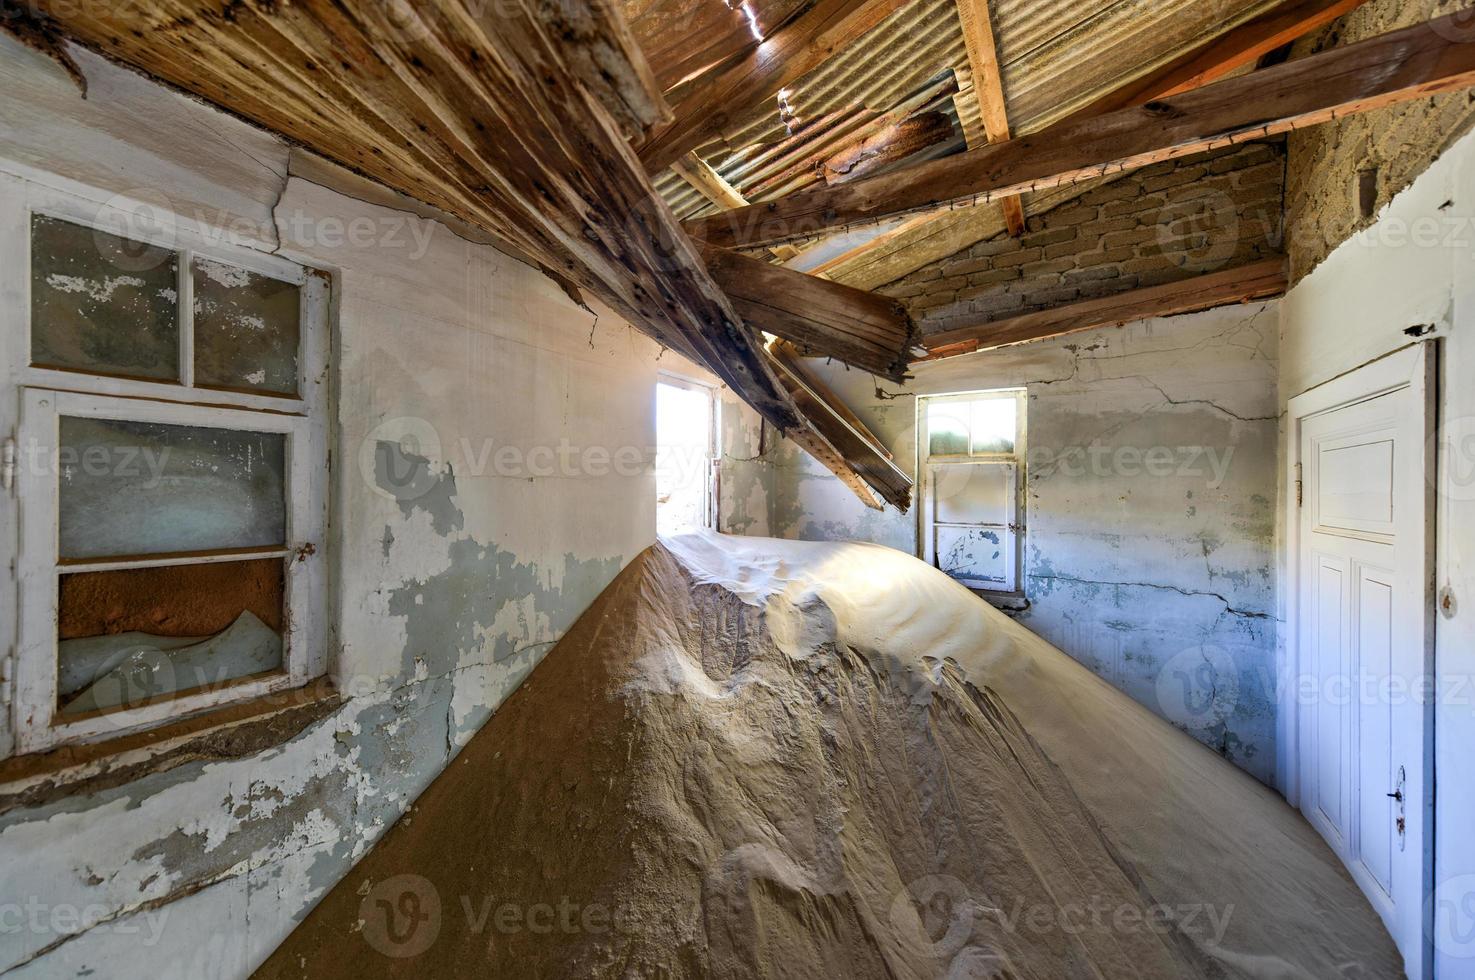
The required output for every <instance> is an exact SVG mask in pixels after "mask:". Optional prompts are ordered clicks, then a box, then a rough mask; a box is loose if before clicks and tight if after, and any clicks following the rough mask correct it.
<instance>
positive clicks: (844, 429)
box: [770, 352, 912, 513]
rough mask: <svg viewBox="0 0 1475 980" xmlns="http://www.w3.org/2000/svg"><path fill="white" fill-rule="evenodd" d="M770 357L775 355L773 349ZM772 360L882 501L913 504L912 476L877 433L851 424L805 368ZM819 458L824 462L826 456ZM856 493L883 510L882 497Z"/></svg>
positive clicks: (795, 395)
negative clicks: (877, 438) (881, 444)
mask: <svg viewBox="0 0 1475 980" xmlns="http://www.w3.org/2000/svg"><path fill="white" fill-rule="evenodd" d="M770 356H773V355H772V352H770ZM773 363H774V365H775V366H776V367H777V369H778V376H779V380H780V381H781V382H782V383H783V384H784V386H785V387H786V388H787V389H788V391H789V394H790V395H791V396H792V397H793V399H794V402H795V404H797V405H798V406H799V407H800V409H801V410H802V411H803V412H804V414H805V417H806V418H808V419H809V420H810V421H811V422H812V423H813V425H814V427H815V428H816V429H817V430H818V431H819V432H820V433H821V434H822V435H823V436H824V438H825V440H826V441H827V442H829V443H830V444H832V445H834V446H835V447H836V448H837V449H838V450H839V451H840V453H841V454H843V456H844V457H845V460H846V461H847V462H848V463H849V464H850V466H851V468H852V469H853V470H854V471H855V473H856V474H857V475H858V477H859V478H860V479H861V480H863V481H864V483H865V486H866V487H867V488H869V490H871V491H874V492H875V494H877V495H879V497H880V500H884V501H886V503H888V504H890V505H891V506H893V507H895V508H896V509H897V510H900V511H901V512H902V513H906V511H907V510H908V509H909V508H910V507H911V505H912V478H911V477H910V476H908V475H907V473H906V472H905V471H904V470H902V468H901V467H899V466H897V465H896V464H895V463H894V462H892V461H891V457H890V455H889V454H887V453H886V452H885V450H884V449H882V448H879V446H878V445H877V443H876V442H875V437H874V436H868V435H867V434H863V433H862V432H861V431H859V430H857V429H856V428H855V426H853V425H852V424H851V423H850V421H849V419H848V415H849V410H848V409H845V408H844V407H843V406H839V405H835V404H831V403H830V401H828V400H827V399H826V397H825V395H823V394H821V393H820V391H819V390H817V389H816V388H815V387H813V386H812V384H811V382H810V379H809V378H808V376H807V374H806V373H805V372H804V371H803V370H802V369H797V368H796V367H795V366H794V365H793V364H790V363H785V362H784V361H783V360H780V359H779V358H778V357H774V359H773ZM820 461H821V462H824V460H823V459H821V460H820ZM842 479H845V480H846V482H847V483H848V482H849V478H848V477H843V476H842ZM852 489H854V487H852ZM856 492H857V495H859V496H860V498H861V500H863V501H865V502H866V503H867V506H870V507H872V508H874V509H876V510H880V509H882V508H881V503H880V500H877V499H876V498H875V497H872V498H871V499H870V500H866V496H867V495H866V494H863V493H860V491H859V490H857V491H856Z"/></svg>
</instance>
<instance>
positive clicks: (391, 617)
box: [0, 37, 764, 978]
mask: <svg viewBox="0 0 1475 980" xmlns="http://www.w3.org/2000/svg"><path fill="white" fill-rule="evenodd" d="M79 61H80V62H81V63H82V66H83V68H84V70H85V71H86V72H87V74H88V76H89V80H90V82H91V85H90V88H89V93H88V98H87V99H86V100H85V101H83V100H82V99H81V98H80V97H79V96H78V93H77V91H76V89H75V87H73V86H72V85H71V83H70V81H69V80H68V79H67V78H66V76H65V75H64V74H63V73H62V72H61V71H60V70H59V69H57V68H56V67H55V66H54V65H52V64H51V63H49V62H47V61H46V60H45V59H43V58H42V57H40V56H39V55H36V54H34V53H33V52H30V51H29V50H26V49H23V48H20V47H19V46H18V45H15V44H14V43H13V42H11V41H10V40H9V39H8V38H4V37H0V88H3V89H4V91H5V92H6V93H7V94H6V98H5V100H4V101H3V104H0V180H14V179H16V177H15V176H5V174H6V173H8V174H11V175H20V176H22V177H26V178H30V179H34V180H41V181H45V182H47V183H52V184H55V185H59V186H63V187H70V186H72V185H71V182H73V181H75V182H77V186H79V187H80V186H82V185H86V186H88V187H91V188H95V190H96V196H97V197H99V198H102V199H106V198H107V197H108V196H110V195H113V194H126V195H128V196H130V197H135V198H143V199H145V200H150V201H157V202H159V205H160V206H161V207H167V208H168V209H169V211H170V212H171V213H174V214H177V215H179V216H180V217H182V218H183V219H185V220H188V221H197V222H201V223H202V224H204V225H208V226H211V227H215V228H218V229H221V233H222V234H226V235H228V236H229V237H231V238H234V239H236V240H238V241H240V242H242V243H245V244H248V245H250V246H252V247H258V248H262V249H265V250H278V251H279V254H282V255H284V256H287V257H289V258H293V259H295V260H298V261H303V262H307V263H310V264H313V265H317V266H319V267H322V268H325V269H328V270H330V271H332V273H333V275H334V278H335V285H334V296H335V300H336V303H337V331H336V334H335V336H334V351H333V357H332V374H333V379H332V380H333V383H334V387H335V388H336V404H335V415H336V417H335V431H334V433H333V438H332V446H333V450H332V463H333V479H334V483H333V487H334V489H333V500H332V510H331V529H330V539H331V540H330V542H329V547H328V549H327V554H326V558H327V560H328V561H330V562H331V567H332V569H333V572H332V575H331V579H332V582H333V589H332V591H333V595H332V600H331V604H332V611H333V615H332V622H333V641H334V649H333V656H332V658H331V659H332V663H333V677H334V680H335V681H336V682H337V683H338V685H339V687H340V689H341V690H342V691H343V692H344V694H345V695H346V697H347V698H348V700H347V702H346V704H344V706H343V707H342V708H341V709H339V710H338V711H336V712H335V713H333V714H331V716H329V717H327V718H326V719H323V720H320V721H317V722H315V723H312V724H309V725H308V726H307V727H306V728H305V729H304V730H303V731H302V732H301V733H300V734H298V735H296V736H295V737H293V738H291V739H290V740H288V741H286V742H285V743H284V744H280V745H278V746H276V747H274V748H270V749H268V750H267V751H264V752H260V753H258V754H255V755H251V756H249V757H244V758H238V759H227V760H223V761H222V760H215V761H192V762H187V763H185V764H183V765H179V766H176V767H174V768H172V769H168V771H163V772H154V773H152V774H150V775H145V776H143V777H141V778H137V779H133V780H131V781H126V782H123V783H122V784H120V785H106V783H104V784H99V786H98V788H96V789H94V790H91V791H88V792H84V793H76V794H73V795H62V796H59V797H52V798H50V799H49V801H48V802H44V803H40V804H36V805H22V806H18V807H14V808H11V809H8V810H5V811H4V812H3V813H0V867H3V868H4V874H3V876H0V879H3V886H0V974H4V975H5V976H7V977H9V976H14V977H42V976H44V977H59V976H86V975H98V976H114V977H123V976H149V977H160V978H162V977H180V978H193V977H200V976H243V975H246V974H247V973H249V972H250V970H251V968H252V967H253V966H254V964H256V963H257V962H259V961H260V960H261V958H263V957H264V956H265V955H266V954H267V953H268V952H269V951H270V950H271V949H272V948H273V947H274V946H275V945H276V944H277V943H278V942H279V941H280V939H281V938H282V937H283V936H284V935H285V934H286V932H287V931H288V930H290V929H291V928H292V926H293V924H294V922H295V921H296V920H297V919H298V918H300V917H301V916H302V915H303V914H304V913H305V912H306V911H307V909H308V908H309V907H310V905H311V903H312V902H313V901H314V900H315V899H316V898H317V897H318V896H320V895H321V894H322V893H323V892H324V891H325V890H326V889H327V888H328V887H329V886H330V885H332V884H333V883H334V882H335V881H336V880H337V879H338V878H339V877H340V876H341V875H342V874H343V873H344V872H345V871H346V870H347V869H348V867H349V866H350V865H351V863H352V861H353V860H354V859H355V858H357V857H358V856H360V855H361V854H363V853H364V852H365V850H366V849H367V848H368V847H369V846H370V844H371V843H372V841H373V840H374V839H375V837H376V835H377V834H379V833H380V832H381V831H382V830H383V829H385V828H386V827H387V826H388V825H389V824H390V823H391V822H392V821H394V820H395V819H396V818H397V817H398V816H399V815H400V813H401V812H402V811H403V810H404V808H405V807H406V806H407V804H408V803H409V802H410V801H411V800H413V799H414V797H415V796H416V794H417V793H418V792H419V791H420V790H421V789H422V788H423V787H424V786H425V785H426V784H427V783H428V782H429V781H430V780H431V779H432V778H433V777H434V776H435V775H436V774H437V773H438V772H440V771H441V770H442V769H443V768H444V767H445V766H446V765H447V764H448V763H449V762H450V760H451V759H452V758H453V757H454V756H455V754H456V752H457V751H458V749H459V747H460V746H461V745H463V744H464V743H465V742H466V741H467V739H468V738H469V737H470V735H471V733H472V732H474V731H475V730H476V729H477V728H478V727H479V726H480V725H481V724H482V723H483V722H484V721H485V720H486V719H487V717H488V716H489V715H490V713H491V711H492V710H493V709H494V707H495V706H496V705H497V704H498V703H500V702H501V701H502V699H504V698H505V697H506V696H507V695H508V694H509V693H510V692H511V691H512V690H513V689H514V688H515V687H516V686H517V684H518V683H519V682H520V681H521V680H522V679H523V678H524V677H526V676H527V674H528V672H529V671H531V670H532V668H533V667H534V666H535V665H536V664H537V663H538V662H539V660H540V659H541V658H542V656H543V655H544V653H546V652H547V650H548V649H549V648H550V647H551V646H552V644H553V642H554V641H555V640H556V639H557V638H558V637H559V636H560V635H561V633H562V632H563V631H564V630H565V629H567V628H568V626H569V625H570V624H571V623H572V622H573V620H574V619H575V618H576V617H577V616H578V615H579V613H580V612H581V611H582V610H583V609H584V608H585V606H586V605H587V604H588V603H589V601H590V600H591V599H592V598H593V597H594V596H596V595H597V594H598V593H599V592H600V591H601V590H602V589H603V587H604V586H605V585H606V584H607V583H608V582H609V580H610V579H611V578H612V577H613V576H614V575H615V573H616V572H617V571H618V570H619V569H620V568H621V567H622V565H623V564H624V563H625V562H626V561H628V560H629V559H630V558H632V557H633V556H634V555H635V554H636V553H638V552H639V551H640V550H641V549H642V548H644V547H645V546H646V545H648V544H649V543H650V542H651V541H652V540H654V534H655V514H654V507H655V488H654V477H653V475H652V473H651V471H650V468H649V466H648V462H647V457H648V453H649V448H650V446H651V443H652V441H653V439H654V418H653V410H654V395H653V388H654V384H655V378H656V356H657V350H656V347H655V345H654V344H653V343H651V342H649V341H647V340H646V339H644V338H643V337H641V336H640V335H638V334H636V333H635V332H634V331H632V330H631V329H629V328H628V327H627V326H626V325H625V324H623V323H622V322H621V321H620V320H619V319H618V318H617V317H615V316H613V315H612V314H610V313H608V312H601V313H600V315H599V316H598V317H597V318H596V317H595V316H594V315H591V314H589V313H587V312H585V311H584V310H581V309H579V308H577V307H575V306H574V305H573V304H572V303H571V302H570V301H569V300H568V298H567V297H566V296H565V295H564V294H563V293H562V292H561V291H560V290H559V288H558V287H557V286H555V285H554V284H553V283H552V282H551V281H550V280H548V279H547V278H545V277H544V276H542V275H541V274H539V273H538V272H536V271H534V270H533V269H531V268H528V267H527V266H525V265H523V264H521V263H519V262H517V261H515V260H513V259H511V258H508V257H507V256H505V255H503V254H500V253H498V252H496V251H494V250H492V249H490V248H487V247H485V246H482V245H477V244H473V243H472V242H469V241H467V240H465V239H462V238H459V237H457V236H456V235H455V234H453V233H452V232H451V231H449V230H448V229H447V228H446V227H444V226H442V225H439V224H437V223H435V222H432V221H427V220H423V219H421V218H418V217H415V216H413V215H410V214H408V213H406V212H405V211H400V210H395V209H392V208H388V207H383V206H379V205H375V204H369V203H365V202H363V201H360V200H356V199H354V198H352V197H348V196H345V195H343V194H340V193H336V192H334V191H332V190H329V189H327V188H325V187H323V186H320V185H318V184H315V183H313V182H311V181H309V180H307V179H304V178H302V177H300V176H293V174H294V173H297V172H298V164H299V163H300V162H301V158H300V157H299V156H298V155H297V151H293V150H289V148H288V147H286V146H285V145H283V144H282V143H281V142H280V141H277V140H275V139H272V138H271V137H269V136H266V135H264V134H262V133H260V132H257V131H256V130H253V129H251V128H250V127H248V126H246V125H244V124H242V123H240V122H239V121H237V120H235V119H233V118H230V117H228V116H225V115H223V114H220V113H216V112H214V111H212V110H209V109H207V108H205V107H203V106H201V105H199V104H197V103H195V102H192V101H190V100H188V99H185V98H183V97H180V96H178V95H175V94H173V93H170V92H167V91H165V90H163V89H161V88H159V87H157V86H154V85H152V84H150V83H148V82H146V81H144V80H142V79H139V78H138V77H136V76H133V75H131V74H128V73H126V72H124V71H121V70H120V69H117V68H116V67H113V66H112V65H110V64H108V63H106V62H104V61H102V60H101V59H97V58H94V57H91V56H89V55H86V54H85V52H83V53H79ZM321 170H322V168H321V166H318V167H317V168H315V169H314V170H313V172H314V173H318V172H321ZM758 506H760V507H762V506H764V505H763V504H759V505H758ZM4 526H5V529H6V531H7V533H11V532H13V530H14V527H13V523H11V522H10V519H9V518H8V517H7V519H6V523H5V525H4ZM5 729H6V730H7V731H8V729H9V725H8V720H7V724H6V725H5ZM8 750H9V743H8V738H7V740H6V741H5V743H4V744H3V745H0V754H3V753H4V752H8ZM509 846H516V844H515V842H509Z"/></svg>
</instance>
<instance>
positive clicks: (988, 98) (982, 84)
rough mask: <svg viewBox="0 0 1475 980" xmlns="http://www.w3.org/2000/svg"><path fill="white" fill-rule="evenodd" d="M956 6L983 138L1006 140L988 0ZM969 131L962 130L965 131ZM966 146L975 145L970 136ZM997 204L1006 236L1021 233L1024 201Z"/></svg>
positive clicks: (1006, 122)
mask: <svg viewBox="0 0 1475 980" xmlns="http://www.w3.org/2000/svg"><path fill="white" fill-rule="evenodd" d="M957 5H958V21H959V22H960V23H961V24H962V26H963V44H964V46H965V47H967V49H968V68H969V72H970V74H971V75H972V77H973V99H974V101H975V102H976V103H977V104H978V114H979V116H980V117H981V121H982V122H983V133H984V139H985V140H986V141H987V142H988V143H1002V142H1004V141H1005V140H1007V139H1008V138H1009V112H1008V108H1007V106H1006V103H1005V102H1004V79H1003V74H1002V72H1001V71H1000V69H999V48H998V43H997V42H996V41H995V39H994V27H993V19H992V18H991V17H990V16H989V12H988V0H957ZM970 128H971V127H968V126H964V127H963V129H964V131H965V132H966V131H967V130H968V129H970ZM968 145H969V146H970V147H973V146H974V145H975V142H974V140H973V138H972V137H971V136H970V137H969V140H968ZM999 204H1000V206H1001V207H1002V208H1003V210H1004V227H1005V228H1007V229H1008V230H1009V234H1011V235H1013V236H1014V237H1016V238H1017V237H1019V236H1020V235H1022V234H1024V202H1023V201H1022V200H1021V199H1020V197H1019V196H1018V195H1017V194H1015V195H1010V196H1009V197H1005V198H1003V199H1002V200H1000V202H999Z"/></svg>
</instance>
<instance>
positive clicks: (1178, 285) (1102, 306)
mask: <svg viewBox="0 0 1475 980" xmlns="http://www.w3.org/2000/svg"><path fill="white" fill-rule="evenodd" d="M1285 291H1286V269H1285V259H1283V258H1273V259H1265V260H1263V261H1260V262H1253V263H1250V264H1249V265H1243V266H1236V267H1235V268H1231V269H1222V270H1220V271H1218V272H1210V273H1207V274H1205V275H1201V276H1194V277H1192V278H1190V279H1183V280H1180V281H1178V282H1170V283H1167V284H1165V285H1161V286H1147V287H1145V288H1143V289H1132V290H1128V291H1126V292H1123V293H1117V294H1116V295H1115V296H1106V297H1103V298H1101V299H1091V300H1085V301H1084V302H1080V303H1068V304H1066V305H1064V306H1057V307H1054V308H1052V309H1048V310H1040V311H1038V312H1035V313H1025V314H1022V315H1020V316H1015V317H1008V318H1007V319H1000V320H990V321H981V322H979V323H977V324H973V325H971V326H964V327H956V328H954V329H952V330H946V331H943V332H942V333H936V334H932V335H931V336H929V337H927V338H925V339H924V340H923V344H924V345H925V346H926V348H927V356H926V357H924V358H919V360H925V361H933V360H937V359H939V358H943V357H954V356H956V355H958V354H971V353H973V352H974V351H981V350H992V349H993V348H996V347H1007V346H1010V345H1012V344H1023V343H1028V342H1030V341H1035V340H1045V339H1048V338H1050V337H1059V336H1061V335H1062V334H1068V333H1077V332H1079V331H1082V330H1095V329H1097V328H1098V327H1119V326H1121V325H1122V324H1124V323H1132V322H1134V321H1137V320H1146V319H1148V318H1149V317H1155V316H1174V315H1176V314H1179V313H1194V312H1197V311H1199V310H1207V309H1210V308H1212V307H1215V306H1226V305H1229V304H1231V303H1247V302H1249V301H1251V300H1257V299H1269V298H1270V297H1272V296H1279V295H1281V294H1282V293H1284V292H1285Z"/></svg>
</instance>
